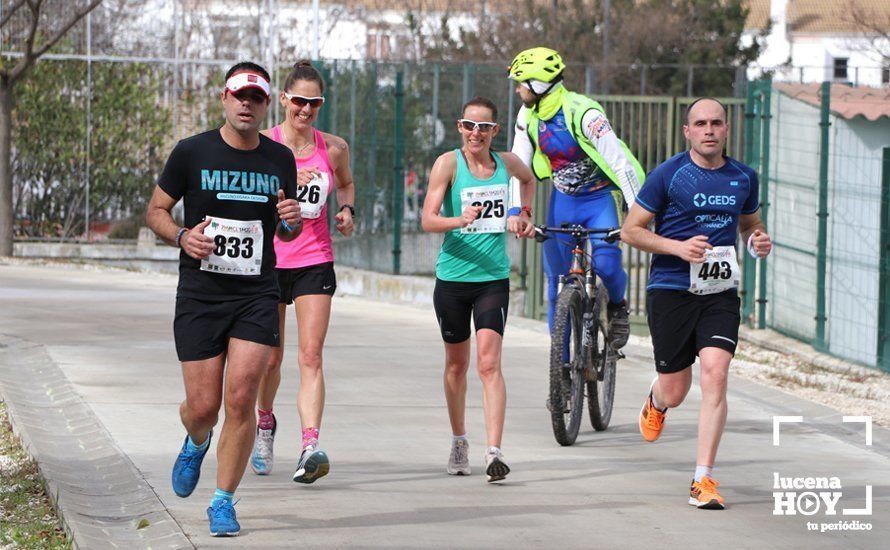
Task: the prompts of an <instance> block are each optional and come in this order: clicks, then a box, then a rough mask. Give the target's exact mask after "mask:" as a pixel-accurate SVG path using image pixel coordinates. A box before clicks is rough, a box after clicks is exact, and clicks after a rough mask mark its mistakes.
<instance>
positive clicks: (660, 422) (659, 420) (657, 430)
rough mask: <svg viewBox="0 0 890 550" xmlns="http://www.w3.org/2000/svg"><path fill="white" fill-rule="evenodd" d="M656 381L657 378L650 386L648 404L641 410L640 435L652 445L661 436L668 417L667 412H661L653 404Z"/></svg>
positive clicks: (656, 378) (647, 397)
mask: <svg viewBox="0 0 890 550" xmlns="http://www.w3.org/2000/svg"><path fill="white" fill-rule="evenodd" d="M656 380H658V377H657V376H656V377H655V380H653V381H652V385H651V386H649V395H647V396H646V402H645V403H644V404H643V408H642V409H641V410H640V434H641V435H642V436H643V439H645V440H646V441H648V442H650V443H651V442H653V441H655V440H656V439H658V436H660V435H661V429H662V428H664V417H665V416H667V411H665V412H661V411H660V410H658V409H656V408H655V405H653V404H652V386H654V385H655V381H656Z"/></svg>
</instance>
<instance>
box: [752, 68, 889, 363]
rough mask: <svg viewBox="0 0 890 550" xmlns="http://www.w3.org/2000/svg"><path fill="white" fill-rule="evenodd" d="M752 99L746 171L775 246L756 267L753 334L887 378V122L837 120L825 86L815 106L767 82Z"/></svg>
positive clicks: (880, 120) (765, 81) (851, 119)
mask: <svg viewBox="0 0 890 550" xmlns="http://www.w3.org/2000/svg"><path fill="white" fill-rule="evenodd" d="M752 89H753V90H754V92H753V93H752V98H751V99H752V101H751V102H750V103H749V104H750V106H751V107H752V108H753V111H754V112H755V113H758V115H759V116H758V119H760V118H763V119H766V121H767V122H766V123H765V124H762V125H759V126H757V127H754V128H753V131H752V132H751V134H750V135H751V137H752V139H751V141H750V143H751V150H750V151H749V154H750V156H749V162H750V163H751V164H752V166H754V167H755V168H757V169H759V171H760V176H761V198H762V200H761V202H762V204H763V205H764V209H765V211H766V212H765V217H766V219H767V225H768V227H769V230H770V233H771V234H772V235H773V238H774V243H775V248H774V252H773V254H772V255H771V256H770V257H769V259H768V260H767V261H766V262H763V261H761V262H759V263H760V264H761V265H760V273H759V274H758V277H757V278H758V281H759V289H758V297H759V300H758V301H759V303H758V304H756V306H757V307H756V309H757V313H758V314H757V321H756V323H757V326H759V327H769V328H773V329H776V330H778V331H781V332H783V333H786V334H789V335H791V336H794V337H796V338H798V339H801V340H803V341H806V342H809V343H812V344H813V346H814V347H816V348H817V349H819V350H822V351H826V352H829V353H832V354H834V355H837V356H839V357H842V358H844V359H847V360H850V361H855V362H859V363H863V364H866V365H871V366H880V367H881V368H883V369H885V370H890V326H888V323H890V315H888V312H890V309H888V308H890V301H888V297H890V295H888V288H890V286H888V285H890V253H888V251H890V248H888V245H890V219H888V216H890V119H888V118H886V117H883V118H879V119H877V120H874V121H870V120H867V119H865V118H864V117H853V118H845V117H843V116H840V115H838V114H835V113H833V112H832V110H831V94H830V92H829V90H830V85H829V84H828V83H825V84H823V85H822V87H821V90H820V94H819V97H820V104H819V105H812V104H810V103H809V102H806V101H802V100H801V99H796V98H795V97H792V96H791V95H790V94H788V93H784V92H783V91H782V88H781V85H779V86H777V85H774V84H773V83H771V82H770V81H768V80H764V81H761V82H758V83H757V84H756V85H755V86H752ZM748 263H749V264H750V263H751V262H750V261H748ZM746 306H747V307H748V308H749V309H748V311H749V312H750V311H751V310H752V309H753V308H754V306H755V304H752V303H747V304H746Z"/></svg>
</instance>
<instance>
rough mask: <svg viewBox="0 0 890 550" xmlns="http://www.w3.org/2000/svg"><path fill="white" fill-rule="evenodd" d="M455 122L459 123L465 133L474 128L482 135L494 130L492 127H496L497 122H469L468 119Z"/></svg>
mask: <svg viewBox="0 0 890 550" xmlns="http://www.w3.org/2000/svg"><path fill="white" fill-rule="evenodd" d="M457 122H458V123H460V125H461V128H463V129H464V130H466V131H467V132H472V131H473V130H475V129H476V128H479V131H480V132H482V133H483V134H487V133H488V132H491V131H492V130H494V127H495V126H497V125H498V123H497V122H476V121H475V120H470V119H468V118H461V119H458V121H457Z"/></svg>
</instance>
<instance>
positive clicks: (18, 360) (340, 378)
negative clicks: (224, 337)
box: [0, 261, 890, 549]
mask: <svg viewBox="0 0 890 550" xmlns="http://www.w3.org/2000/svg"><path fill="white" fill-rule="evenodd" d="M175 282H176V281H175V278H174V277H171V276H166V275H146V274H139V273H127V272H120V271H110V270H90V269H80V268H65V269H63V268H60V267H41V266H33V265H27V264H19V263H10V262H6V263H3V262H2V261H0V308H2V309H0V352H2V351H4V349H5V353H0V391H2V392H3V394H4V395H5V398H6V400H7V401H9V402H10V403H12V404H14V405H15V407H14V410H15V411H16V412H17V418H25V419H26V420H27V419H29V418H30V419H31V421H32V424H33V425H34V427H32V428H27V427H26V428H25V430H26V432H27V434H26V435H27V437H28V439H29V440H30V442H31V444H32V445H34V446H35V448H37V451H38V454H40V453H39V451H40V446H41V444H43V445H46V444H49V443H47V442H48V441H49V442H50V443H51V444H53V445H56V447H54V448H53V449H54V450H53V452H52V453H50V452H48V451H45V452H44V455H43V456H44V457H47V458H48V459H53V458H55V459H57V460H58V459H60V457H61V459H63V460H61V464H62V465H63V466H64V464H65V462H64V459H65V458H66V455H65V452H66V447H65V445H68V446H69V447H67V451H70V453H71V454H70V456H71V457H74V456H79V455H78V453H81V454H83V453H90V452H92V453H94V454H101V455H102V456H101V457H99V458H97V457H92V459H91V460H92V462H91V460H88V459H84V460H83V462H77V464H78V465H82V466H78V467H77V468H75V467H73V466H72V467H71V468H68V469H67V470H65V469H64V467H63V471H65V472H67V475H69V476H75V477H76V476H77V475H79V472H80V473H81V474H82V475H83V476H88V475H94V474H95V475H99V476H100V477H101V476H102V474H103V469H102V468H103V467H101V466H100V467H99V468H96V467H94V466H91V464H94V463H95V461H96V460H101V461H108V460H112V459H113V457H111V456H110V455H113V454H114V453H117V452H119V453H122V454H123V455H124V457H123V458H124V460H123V462H120V461H117V462H115V464H116V465H115V466H113V467H114V468H118V469H122V470H127V468H129V470H128V471H130V472H131V473H132V475H134V476H135V477H136V478H137V482H138V483H135V485H133V487H131V486H130V485H127V489H120V490H118V489H116V487H117V486H116V485H115V484H114V483H110V484H109V485H108V487H109V488H110V492H111V494H113V495H114V494H123V493H128V494H129V493H130V492H131V491H132V492H134V494H135V492H137V491H141V492H140V493H139V495H140V496H139V497H138V498H136V497H133V498H134V500H138V501H139V503H140V504H139V507H136V508H132V507H130V508H128V507H127V506H129V505H127V506H123V507H122V509H125V510H130V511H133V510H137V511H136V515H134V516H133V517H138V514H139V513H145V514H149V513H151V514H153V515H151V518H152V528H157V529H158V530H159V531H158V532H157V533H155V534H156V535H157V537H160V538H156V539H155V540H154V541H152V539H151V537H152V536H154V535H152V534H151V533H150V531H151V529H149V530H146V531H145V533H148V534H147V535H140V536H141V537H142V538H141V539H140V540H141V541H142V542H141V543H142V544H144V545H148V544H152V545H153V546H155V547H158V546H163V545H167V546H180V545H184V544H189V543H190V544H193V545H194V546H196V547H199V548H204V547H219V546H228V547H232V545H233V542H232V541H226V540H219V539H213V538H211V537H209V535H208V533H207V520H206V517H205V515H204V509H205V508H206V506H207V502H208V500H209V498H210V495H211V494H212V491H213V488H214V471H215V466H216V464H215V459H214V456H213V453H210V454H209V455H208V459H207V460H206V461H205V465H204V474H205V475H204V476H203V477H202V479H201V482H200V484H199V486H198V489H197V490H196V491H195V494H194V495H192V497H191V498H188V499H180V498H178V497H176V496H175V495H174V494H173V492H172V490H171V488H170V481H169V477H170V468H171V466H172V463H173V460H174V458H175V455H176V452H177V451H178V449H179V446H180V444H181V441H182V437H183V430H182V428H181V426H180V423H179V419H178V415H177V407H178V404H179V402H180V401H181V399H182V398H183V388H182V384H181V378H180V373H179V365H178V363H177V361H176V356H175V352H174V348H173V343H172V314H173V297H174V292H175ZM287 337H288V338H287V343H286V352H285V361H286V367H285V370H284V379H283V383H282V387H281V391H280V392H279V399H278V402H277V404H276V411H277V414H278V418H279V436H278V441H277V444H276V451H277V455H276V458H277V467H276V470H275V471H274V472H273V474H272V475H271V476H268V477H258V476H255V475H253V474H252V473H248V474H246V475H245V479H244V482H243V484H242V486H241V488H240V489H239V491H238V495H237V496H238V497H239V498H241V499H242V500H241V501H240V503H239V504H238V506H237V509H238V512H239V520H240V521H241V523H242V526H243V531H242V536H241V537H240V539H238V540H237V544H238V545H239V546H244V547H250V548H272V547H276V548H288V547H295V546H297V545H304V544H311V545H313V546H317V547H345V546H355V547H446V548H458V547H461V548H479V547H491V548H533V547H565V548H592V547H598V548H613V547H619V546H620V547H627V548H648V549H651V548H681V547H682V548H689V547H717V548H719V547H731V548H763V547H779V546H781V547H802V546H804V545H806V546H809V547H812V548H829V547H839V546H843V547H847V548H879V547H886V546H885V545H884V544H883V543H881V541H882V540H883V541H884V543H886V541H887V540H888V536H890V484H888V472H890V451H888V449H890V446H888V443H890V437H888V432H887V431H886V430H881V429H878V428H875V429H874V432H873V438H874V444H873V445H872V446H871V447H866V446H865V444H864V439H865V438H864V429H863V427H862V425H861V424H860V425H855V424H847V425H843V424H842V423H841V418H840V415H838V414H837V413H834V412H832V411H830V410H828V409H826V408H823V407H821V406H817V405H813V404H810V403H808V402H804V401H801V400H798V399H796V398H794V397H791V396H789V395H787V394H784V393H781V392H779V391H778V390H776V389H772V388H767V387H763V386H760V385H756V384H753V383H751V382H747V381H745V380H741V379H738V378H732V379H731V382H730V388H731V390H730V419H729V424H728V427H727V432H726V434H725V436H724V442H723V445H722V447H721V450H720V455H719V456H718V460H719V462H718V468H717V470H716V472H715V476H716V477H717V478H718V479H719V480H720V481H721V482H722V483H723V485H722V486H721V489H722V492H723V495H724V496H725V498H726V499H727V502H728V504H729V508H728V510H726V511H723V512H709V511H700V510H696V509H694V508H692V507H690V506H688V505H687V504H686V497H687V491H688V485H689V481H690V478H691V473H692V472H691V468H692V467H693V463H694V453H695V438H696V420H697V404H698V395H697V392H695V391H693V393H692V395H691V396H690V400H689V402H688V403H687V404H685V406H683V407H682V408H680V409H677V410H673V411H671V413H670V415H669V419H668V423H667V426H666V431H665V433H664V435H663V437H662V438H661V440H660V441H659V442H657V443H656V444H646V443H644V442H643V441H642V439H641V438H640V435H639V433H638V431H637V425H636V421H637V414H638V410H639V406H640V403H641V400H642V395H643V394H644V392H645V391H646V388H647V387H648V384H649V382H650V380H651V378H652V375H653V373H652V367H651V366H650V365H651V358H650V357H651V351H650V350H648V349H647V348H646V346H645V341H644V340H637V341H635V343H634V344H633V345H631V346H630V348H629V353H630V357H629V358H628V359H627V360H625V361H623V362H622V364H621V365H620V371H619V378H618V388H617V405H616V409H615V412H614V415H613V419H612V426H611V427H610V429H609V430H608V431H606V432H602V433H596V432H594V431H593V430H592V429H590V428H589V424H587V423H586V420H585V426H584V428H583V431H582V433H581V435H580V436H579V440H578V442H577V443H576V444H575V445H574V446H573V447H560V446H559V445H557V444H556V443H555V442H554V440H553V437H552V434H551V431H550V424H549V418H548V413H547V411H546V409H545V408H544V400H545V391H546V384H547V376H546V362H547V346H548V338H547V335H546V332H545V331H544V330H543V327H542V325H540V324H539V323H535V322H531V321H527V320H512V321H511V324H510V325H509V327H508V331H507V336H506V339H505V349H504V370H505V376H506V380H507V388H508V394H509V403H508V410H507V426H506V434H505V439H504V443H503V449H504V452H505V455H506V457H507V459H508V462H509V464H510V466H511V468H512V469H513V473H511V474H510V476H509V478H508V481H507V482H506V483H502V484H495V485H489V484H486V482H485V479H484V476H483V475H481V471H482V467H481V466H482V452H483V448H484V447H483V445H484V428H483V423H482V410H481V398H480V386H479V383H478V380H477V379H476V378H475V377H472V378H471V380H470V385H469V397H468V406H469V411H468V420H469V435H470V441H471V455H470V456H471V460H472V466H473V467H474V475H472V476H469V477H462V478H461V477H450V476H447V475H445V474H444V466H445V462H446V460H447V456H448V451H449V445H450V433H449V426H448V422H447V417H446V413H445V408H444V398H443V395H442V389H441V385H442V383H441V371H442V361H443V351H442V346H441V343H440V341H439V336H438V332H437V327H436V323H435V320H434V316H433V313H432V311H429V310H424V309H421V308H416V307H411V306H403V305H393V304H386V303H380V302H372V301H367V300H363V299H360V298H356V297H339V298H337V299H336V300H335V302H334V312H333V318H332V324H331V330H330V333H329V337H328V346H327V348H326V352H325V372H326V379H327V384H328V392H327V396H328V397H327V399H328V402H327V407H326V411H325V420H324V426H323V429H322V437H321V441H322V445H323V446H324V447H325V448H326V449H327V450H328V452H329V454H330V456H331V460H332V470H331V474H330V475H329V476H328V477H326V478H324V479H322V480H321V481H319V482H317V483H315V484H314V485H311V486H303V485H296V484H294V483H293V482H292V481H291V474H292V471H293V468H294V465H295V463H296V459H297V451H298V448H297V445H298V434H299V422H298V418H297V415H296V410H295V406H294V405H293V402H294V396H295V395H296V390H297V387H298V383H299V381H298V373H297V370H296V364H295V361H296V349H295V346H294V340H295V333H294V323H290V324H289V326H288V333H287ZM41 354H43V355H41ZM41 358H43V359H41ZM44 359H48V360H51V361H52V363H54V365H46V364H43V363H44V362H45V361H44ZM56 366H57V367H58V369H60V372H61V374H60V375H59V376H58V377H55V378H54V381H53V382H52V384H62V385H63V387H66V388H70V390H66V391H63V392H61V393H65V394H66V395H67V394H70V395H68V396H67V397H63V398H59V397H58V394H59V393H60V390H55V389H52V387H50V385H49V384H50V383H49V382H46V383H44V384H43V386H41V388H42V389H40V388H38V390H37V391H33V386H34V384H41V383H43V382H45V379H48V378H50V377H51V376H50V374H49V373H51V372H55V371H52V370H51V369H53V368H56ZM28 369H33V372H32V371H31V370H28ZM41 369H44V370H41ZM62 375H64V376H62ZM56 378H57V379H56ZM65 384H67V386H65ZM29 388H31V389H30V390H29ZM28 391H32V393H31V394H28V393H27V392H28ZM22 396H27V399H23V398H22ZM44 397H45V398H47V399H56V400H57V401H56V402H55V403H56V404H54V405H47V406H46V408H44V409H41V408H39V407H41V405H39V403H38V400H39V398H41V399H42V398H44ZM17 399H18V400H17ZM59 399H61V400H59ZM70 402H75V403H79V404H81V405H84V404H85V405H87V407H86V413H84V412H83V411H80V412H78V413H77V415H78V417H81V416H83V415H88V414H89V413H90V411H91V412H92V413H94V415H95V418H97V419H98V424H99V425H100V426H101V427H102V429H101V430H97V429H93V428H90V429H81V430H80V432H78V429H79V428H78V426H79V425H83V423H81V422H80V421H77V422H75V421H72V420H71V419H70V418H68V419H64V418H63V421H62V424H63V425H62V427H61V428H53V429H52V430H50V429H49V428H46V427H44V429H41V427H40V425H39V419H40V418H42V417H43V416H44V415H45V416H46V418H49V416H50V415H51V414H54V413H58V414H61V415H64V414H71V413H66V411H70V410H71V409H70V408H66V407H70V406H71V405H70ZM65 403H69V405H66V404H65ZM774 415H802V416H804V419H805V421H806V422H805V423H804V424H800V425H786V426H785V427H784V428H783V431H782V440H781V445H780V446H779V447H776V446H773V444H772V423H773V416H774ZM35 419H37V423H36V424H35ZM83 422H86V420H84V421H83ZM46 425H47V426H48V425H49V420H47V424H46ZM58 430H62V431H71V433H72V434H74V435H78V434H80V435H78V437H80V438H81V439H80V440H78V439H77V438H74V439H70V438H68V437H67V433H66V434H61V433H58ZM84 433H85V434H86V435H84ZM63 435H65V436H66V437H62V436H63ZM84 437H87V438H89V437H97V438H98V437H105V438H106V439H109V440H110V441H111V444H110V445H108V444H105V445H104V446H102V445H100V444H99V443H96V444H95V445H93V444H90V443H83V438H84ZM41 441H42V442H43V443H41ZM78 441H80V442H78ZM109 449H110V450H109ZM87 458H89V457H87ZM71 460H74V459H73V458H71ZM102 463H103V464H104V463H107V462H102ZM121 464H122V465H121ZM109 468H111V467H109ZM48 471H49V472H50V473H51V475H53V476H56V475H62V476H63V477H64V475H65V474H56V473H53V472H54V471H58V468H57V470H52V469H49V470H48ZM116 471H117V470H116ZM91 472H92V473H91ZM97 472H98V473H97ZM774 472H778V473H779V474H780V475H782V476H784V477H810V476H811V477H822V476H837V477H838V478H839V481H840V482H841V484H842V487H843V489H842V492H843V497H842V498H841V500H840V502H839V504H838V515H836V516H827V515H825V514H824V513H822V512H821V511H820V512H819V513H816V514H815V515H812V516H804V515H796V516H774V515H773V495H772V493H773V481H774ZM120 475H121V476H123V477H121V479H124V478H126V475H127V474H126V472H124V473H121V474H120ZM83 479H87V478H86V477H84V478H83ZM62 481H65V480H64V479H63V480H62ZM69 481H70V480H69ZM91 483H92V482H91ZM865 485H871V486H872V487H873V489H872V490H873V501H872V515H870V516H850V515H847V516H844V515H841V513H840V509H841V508H862V507H863V506H864V502H865V499H864V497H865V489H864V486H865ZM65 487H68V485H64V483H63V489H64V488H65ZM73 493H76V494H75V496H76V497H77V498H75V499H73V500H74V501H75V502H74V503H75V505H77V504H83V505H87V506H94V507H98V508H101V506H102V505H101V503H99V502H97V501H98V500H99V499H101V498H108V497H100V496H96V495H93V494H92V492H91V491H90V490H89V487H87V488H84V487H82V486H81V487H80V488H79V489H76V490H74V491H73ZM97 493H98V491H97ZM68 494H69V493H68V492H66V493H65V495H68ZM65 495H63V496H65ZM66 498H67V497H66ZM152 499H155V500H152ZM70 502H71V501H70V500H69V503H70ZM158 504H159V505H158ZM111 508H114V506H111ZM71 510H76V507H75V508H71ZM72 513H74V512H72ZM77 514H78V515H77V518H75V519H80V520H81V525H101V526H108V527H109V529H108V530H107V531H102V530H98V529H97V530H95V532H92V533H90V535H91V536H92V537H93V538H92V539H90V540H93V541H96V540H98V539H97V538H96V537H101V536H102V533H103V532H111V533H117V534H116V535H114V536H115V537H124V536H126V537H130V536H134V535H132V533H127V534H126V535H121V534H120V533H121V531H120V530H119V529H120V525H118V526H117V528H118V531H115V530H114V529H115V522H116V521H117V522H118V523H120V521H123V522H124V523H123V527H124V530H127V529H130V530H133V529H135V527H133V526H128V525H129V524H128V523H127V521H128V520H127V518H128V516H127V515H126V514H124V513H115V514H110V513H106V514H105V515H102V516H101V517H100V516H99V515H98V514H97V515H95V516H91V515H90V514H80V513H79V512H78V513H77ZM171 519H172V521H171ZM808 521H809V522H815V523H818V524H821V523H823V522H824V523H826V524H828V523H837V522H852V521H859V522H860V523H869V524H871V527H872V529H871V531H866V532H861V531H843V532H826V533H819V532H815V531H809V530H808V528H807V522H808ZM846 525H849V523H847V524H846ZM162 527H163V528H162ZM820 528H821V527H820ZM180 530H181V531H180ZM183 534H184V535H185V536H184V537H183V536H182V535H183ZM186 537H187V538H186ZM120 540H124V539H123V538H120V539H119V540H118V541H117V542H118V545H121V544H120ZM114 542H115V541H109V546H110V545H112V544H113V543H114Z"/></svg>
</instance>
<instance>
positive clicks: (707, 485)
mask: <svg viewBox="0 0 890 550" xmlns="http://www.w3.org/2000/svg"><path fill="white" fill-rule="evenodd" d="M718 485H720V484H719V483H717V480H715V479H714V478H712V477H708V476H704V477H702V478H701V481H695V480H694V479H693V480H692V485H691V486H690V487H689V504H690V505H692V506H696V507H698V508H701V509H702V510H722V509H723V497H722V496H720V493H718V492H717V486H718Z"/></svg>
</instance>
